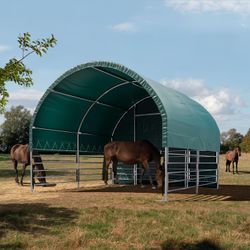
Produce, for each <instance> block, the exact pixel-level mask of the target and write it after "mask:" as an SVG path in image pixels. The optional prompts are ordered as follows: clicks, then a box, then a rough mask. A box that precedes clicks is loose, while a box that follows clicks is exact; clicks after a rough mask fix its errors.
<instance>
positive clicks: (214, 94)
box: [161, 79, 245, 121]
mask: <svg viewBox="0 0 250 250" xmlns="http://www.w3.org/2000/svg"><path fill="white" fill-rule="evenodd" d="M161 83H162V84H163V85H165V86H168V87H171V88H173V89H176V90H178V91H180V92H182V93H184V94H186V95H187V96H189V97H191V98H192V99H194V100H195V101H197V102H199V103H200V104H201V105H202V106H204V107H205V108H206V109H207V110H208V111H209V112H210V113H211V114H212V115H213V116H214V117H215V118H216V120H219V121H222V120H223V121H224V120H228V119H230V117H232V116H233V115H236V114H238V113H239V110H240V109H241V108H242V107H244V106H245V104H244V102H243V101H242V100H241V98H240V96H238V95H235V93H233V92H232V91H230V90H229V89H227V88H220V89H211V88H208V87H206V85H205V82H204V80H201V79H175V80H166V79H164V80H162V81H161Z"/></svg>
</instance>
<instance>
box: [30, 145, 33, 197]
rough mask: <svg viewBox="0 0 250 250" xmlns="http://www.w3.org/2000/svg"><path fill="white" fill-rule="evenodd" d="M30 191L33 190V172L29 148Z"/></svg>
mask: <svg viewBox="0 0 250 250" xmlns="http://www.w3.org/2000/svg"><path fill="white" fill-rule="evenodd" d="M30 191H31V192H32V193H33V192H34V173H33V159H32V150H30Z"/></svg>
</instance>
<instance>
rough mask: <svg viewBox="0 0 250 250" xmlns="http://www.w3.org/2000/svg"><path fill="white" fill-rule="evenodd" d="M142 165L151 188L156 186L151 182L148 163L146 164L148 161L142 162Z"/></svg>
mask: <svg viewBox="0 0 250 250" xmlns="http://www.w3.org/2000/svg"><path fill="white" fill-rule="evenodd" d="M143 166H144V168H145V170H146V171H147V173H148V177H149V182H150V184H151V186H152V189H155V188H156V187H155V186H154V184H153V180H152V176H151V173H150V169H149V164H148V162H147V161H145V162H143Z"/></svg>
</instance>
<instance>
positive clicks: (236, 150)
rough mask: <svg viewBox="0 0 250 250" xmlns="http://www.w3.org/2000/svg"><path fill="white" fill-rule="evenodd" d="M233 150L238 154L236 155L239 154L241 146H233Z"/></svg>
mask: <svg viewBox="0 0 250 250" xmlns="http://www.w3.org/2000/svg"><path fill="white" fill-rule="evenodd" d="M235 152H236V153H237V154H238V156H241V148H240V146H238V147H236V148H235Z"/></svg>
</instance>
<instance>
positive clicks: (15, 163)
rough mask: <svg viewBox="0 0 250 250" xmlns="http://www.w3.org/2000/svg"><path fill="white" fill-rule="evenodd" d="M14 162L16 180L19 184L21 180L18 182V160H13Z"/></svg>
mask: <svg viewBox="0 0 250 250" xmlns="http://www.w3.org/2000/svg"><path fill="white" fill-rule="evenodd" d="M12 162H13V166H14V169H15V172H16V178H15V181H16V183H19V180H18V170H17V164H18V163H17V161H16V160H12Z"/></svg>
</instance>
